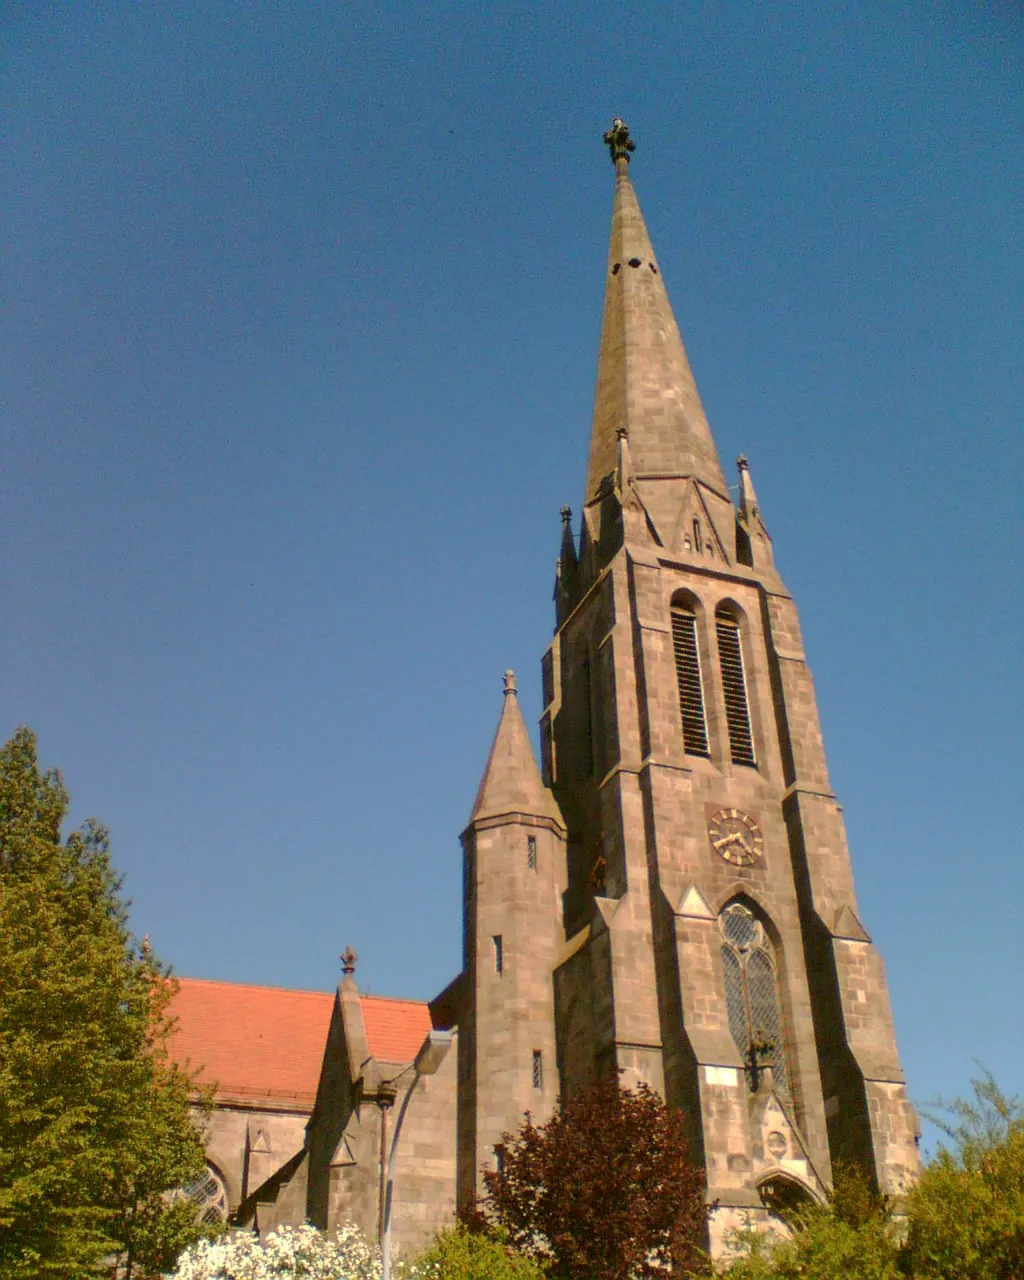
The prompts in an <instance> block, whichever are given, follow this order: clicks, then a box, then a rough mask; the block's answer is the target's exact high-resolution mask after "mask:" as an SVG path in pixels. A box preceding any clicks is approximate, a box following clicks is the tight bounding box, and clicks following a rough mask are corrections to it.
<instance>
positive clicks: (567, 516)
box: [558, 507, 572, 524]
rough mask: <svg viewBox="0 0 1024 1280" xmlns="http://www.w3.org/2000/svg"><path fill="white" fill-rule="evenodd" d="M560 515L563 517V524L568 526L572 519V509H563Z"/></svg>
mask: <svg viewBox="0 0 1024 1280" xmlns="http://www.w3.org/2000/svg"><path fill="white" fill-rule="evenodd" d="M558 514H559V515H560V516H561V517H562V524H568V523H569V521H570V520H571V519H572V507H563V508H562V509H561V511H559V513H558Z"/></svg>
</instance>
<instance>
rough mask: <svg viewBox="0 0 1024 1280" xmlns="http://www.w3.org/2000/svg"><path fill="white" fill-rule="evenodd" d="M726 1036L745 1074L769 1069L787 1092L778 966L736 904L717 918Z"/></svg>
mask: <svg viewBox="0 0 1024 1280" xmlns="http://www.w3.org/2000/svg"><path fill="white" fill-rule="evenodd" d="M718 927H719V929H720V931H721V935H722V968H723V969H724V971H725V1004H726V1010H727V1012H728V1015H729V1030H730V1031H731V1032H732V1038H733V1039H734V1040H735V1041H736V1048H737V1049H739V1051H740V1053H741V1054H742V1056H743V1061H744V1062H745V1063H746V1064H747V1068H748V1071H750V1074H751V1075H753V1074H754V1072H753V1070H752V1068H753V1067H754V1066H755V1062H756V1066H758V1067H771V1068H772V1077H773V1079H774V1082H775V1087H776V1088H777V1089H778V1090H779V1091H780V1092H781V1093H788V1092H789V1074H788V1072H787V1070H786V1043H785V1035H784V1030H783V1021H782V1008H781V1004H780V1001H779V978H778V962H777V960H776V956H775V948H774V947H773V946H772V942H771V939H770V938H769V937H768V934H767V933H766V932H765V928H764V925H763V924H762V923H761V921H760V920H758V918H757V917H756V916H755V915H754V913H753V912H752V911H750V910H749V909H748V908H747V907H745V906H743V904H742V903H740V902H731V903H730V904H729V905H728V906H727V907H726V908H725V910H724V911H723V912H722V914H721V915H720V916H719V917H718Z"/></svg>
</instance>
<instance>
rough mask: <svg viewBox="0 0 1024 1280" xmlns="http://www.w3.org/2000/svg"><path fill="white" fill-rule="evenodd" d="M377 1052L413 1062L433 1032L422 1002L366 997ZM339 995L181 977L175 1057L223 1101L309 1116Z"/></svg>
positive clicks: (172, 1047) (176, 1006) (392, 1059)
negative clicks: (262, 1104) (288, 1108)
mask: <svg viewBox="0 0 1024 1280" xmlns="http://www.w3.org/2000/svg"><path fill="white" fill-rule="evenodd" d="M360 1004H361V1006H362V1010H363V1022H364V1025H365V1027H366V1039H367V1043H368V1045H369V1049H370V1053H371V1054H372V1055H373V1056H374V1057H375V1058H380V1059H382V1060H384V1061H386V1062H408V1061H410V1060H411V1059H412V1058H413V1057H415V1055H416V1051H417V1050H418V1049H419V1047H420V1045H421V1044H422V1043H423V1039H424V1037H425V1036H426V1034H427V1032H428V1031H429V1030H430V1025H431V1024H430V1009H429V1006H428V1005H427V1004H426V1003H424V1002H422V1001H419V1000H391V999H388V998H387V997H385V996H360ZM333 1007H334V993H333V992H325V991H289V990H286V989H284V988H282V987H252V986H247V985H244V984H242V983H236V982H211V981H208V980H207V979H204V978H179V979H178V993H177V995H176V996H175V998H174V1000H173V1002H172V1004H171V1015H172V1017H174V1018H176V1019H177V1024H178V1025H177V1028H176V1029H175V1032H174V1035H173V1036H172V1038H171V1041H170V1051H171V1054H172V1056H173V1057H174V1058H176V1059H177V1060H178V1061H179V1062H184V1061H186V1060H187V1061H188V1062H189V1063H190V1064H191V1066H192V1067H193V1068H198V1078H199V1080H200V1081H201V1082H202V1083H206V1084H211V1083H212V1084H216V1086H217V1097H218V1099H220V1100H222V1101H228V1100H234V1101H238V1102H253V1101H256V1100H263V1101H266V1102H272V1103H276V1104H277V1105H279V1106H288V1105H293V1106H297V1107H300V1108H302V1109H303V1110H306V1109H309V1108H311V1107H312V1106H313V1103H314V1101H315V1100H316V1090H317V1084H318V1083H319V1079H320V1066H321V1063H322V1062H323V1056H324V1046H325V1044H326V1042H327V1030H328V1027H329V1025H330V1021H331V1010H332V1009H333Z"/></svg>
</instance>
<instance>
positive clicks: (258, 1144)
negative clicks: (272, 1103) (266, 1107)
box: [248, 1120, 271, 1156]
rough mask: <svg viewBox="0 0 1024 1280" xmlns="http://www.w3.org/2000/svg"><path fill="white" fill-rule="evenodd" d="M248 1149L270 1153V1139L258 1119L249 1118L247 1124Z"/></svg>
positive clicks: (265, 1153)
mask: <svg viewBox="0 0 1024 1280" xmlns="http://www.w3.org/2000/svg"><path fill="white" fill-rule="evenodd" d="M248 1139H249V1150H250V1151H251V1152H254V1153H259V1154H261V1155H267V1156H268V1155H270V1154H271V1146H270V1139H269V1137H268V1136H267V1131H266V1129H265V1128H264V1126H263V1125H262V1124H260V1123H258V1121H255V1120H250V1121H249V1126H248Z"/></svg>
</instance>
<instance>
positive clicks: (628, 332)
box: [586, 118, 729, 504]
mask: <svg viewBox="0 0 1024 1280" xmlns="http://www.w3.org/2000/svg"><path fill="white" fill-rule="evenodd" d="M604 140H605V143H606V144H607V146H608V149H609V151H610V152H611V157H612V162H613V164H614V165H615V204H614V207H613V211H612V232H611V245H610V248H609V253H608V278H607V286H606V289H605V298H604V319H603V321H602V326H601V353H600V356H599V359H598V366H597V391H596V394H595V397H594V426H593V433H592V436H591V443H590V467H589V470H588V473H587V493H586V502H587V503H588V504H589V503H592V502H594V501H595V499H596V498H597V497H598V494H599V493H600V492H601V486H602V484H603V483H604V482H605V481H606V479H607V477H608V476H610V475H611V474H612V473H613V472H614V471H615V467H616V461H617V452H618V449H617V442H618V433H619V430H620V429H621V428H623V427H624V428H626V430H627V431H628V432H629V447H630V452H631V454H632V461H633V467H634V469H635V474H636V477H637V479H640V480H642V479H644V478H645V477H648V476H659V477H663V478H668V477H675V476H693V477H694V478H695V479H697V480H699V481H701V482H702V483H703V484H705V485H707V486H708V487H709V488H711V489H713V490H715V492H716V493H718V494H720V495H721V496H722V497H723V498H726V499H728V496H729V490H728V488H727V486H726V482H725V475H724V473H723V471H722V465H721V463H720V462H719V459H718V454H717V452H716V450H715V443H714V441H713V440H712V438H711V429H710V427H709V426H708V422H707V418H706V417H705V416H704V409H703V406H702V405H701V402H700V396H699V394H698V392H697V386H696V383H695V382H694V379H693V374H692V372H691V371H690V362H689V360H687V358H686V351H685V350H684V348H683V342H682V338H680V336H679V328H678V326H677V325H676V321H675V317H674V315H673V314H672V307H671V304H670V303H669V300H668V294H667V292H666V291H665V284H664V281H663V280H662V277H661V271H660V269H659V267H658V260H657V258H656V257H655V256H654V250H653V248H652V247H651V241H650V237H649V236H648V234H647V228H646V226H645V225H644V219H643V215H642V214H641V212H640V206H639V204H638V203H637V199H636V195H635V193H634V191H633V186H632V183H631V182H630V180H629V156H630V152H631V151H632V150H633V149H634V146H635V143H634V142H633V140H632V138H630V136H629V128H628V126H627V125H626V124H624V123H623V121H622V120H620V119H618V118H616V120H615V121H614V122H613V124H612V127H611V129H610V130H609V131H608V132H607V133H606V134H605V136H604Z"/></svg>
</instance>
